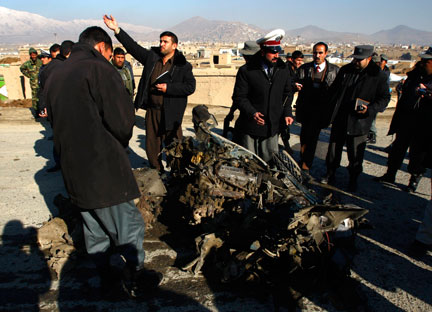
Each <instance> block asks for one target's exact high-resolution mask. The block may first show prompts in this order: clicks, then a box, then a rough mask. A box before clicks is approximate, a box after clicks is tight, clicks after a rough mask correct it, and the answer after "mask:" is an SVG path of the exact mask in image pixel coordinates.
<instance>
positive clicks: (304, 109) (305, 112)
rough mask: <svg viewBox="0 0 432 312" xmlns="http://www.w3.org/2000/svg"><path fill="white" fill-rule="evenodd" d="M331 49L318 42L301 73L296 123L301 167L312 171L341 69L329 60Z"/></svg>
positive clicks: (301, 68)
mask: <svg viewBox="0 0 432 312" xmlns="http://www.w3.org/2000/svg"><path fill="white" fill-rule="evenodd" d="M327 52H328V46H327V44H326V43H324V42H318V43H316V44H315V45H314V46H313V58H314V60H313V61H312V62H310V63H307V64H304V65H303V66H301V67H300V69H299V70H298V83H299V84H300V85H301V90H300V91H299V95H298V98H297V102H296V119H297V122H300V123H301V125H302V127H301V132H300V167H301V168H302V169H303V170H305V171H309V169H310V168H311V167H312V162H313V160H314V157H315V150H316V146H317V143H318V138H319V135H320V132H321V128H322V127H323V122H322V116H324V115H328V110H329V107H328V106H327V103H326V97H327V93H328V90H329V88H330V86H331V85H332V83H333V81H334V80H335V78H336V75H337V73H338V71H339V67H338V66H336V65H333V64H330V63H329V62H328V61H327V60H326V57H327Z"/></svg>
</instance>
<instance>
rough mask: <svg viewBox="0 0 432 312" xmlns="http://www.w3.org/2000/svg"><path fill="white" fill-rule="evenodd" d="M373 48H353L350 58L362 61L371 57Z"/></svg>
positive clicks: (367, 46)
mask: <svg viewBox="0 0 432 312" xmlns="http://www.w3.org/2000/svg"><path fill="white" fill-rule="evenodd" d="M373 50H374V47H373V46H371V45H359V46H356V47H355V48H354V54H353V55H351V57H353V58H355V59H358V60H362V59H365V58H368V57H369V56H372V53H373Z"/></svg>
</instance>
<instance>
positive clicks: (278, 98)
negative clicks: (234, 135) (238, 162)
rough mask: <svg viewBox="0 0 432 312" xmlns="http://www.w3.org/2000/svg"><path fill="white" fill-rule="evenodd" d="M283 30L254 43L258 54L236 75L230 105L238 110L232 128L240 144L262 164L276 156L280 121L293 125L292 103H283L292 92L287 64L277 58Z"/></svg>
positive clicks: (271, 33)
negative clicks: (237, 135) (257, 47)
mask: <svg viewBox="0 0 432 312" xmlns="http://www.w3.org/2000/svg"><path fill="white" fill-rule="evenodd" d="M283 34H284V32H283V30H275V31H272V32H270V33H269V34H267V35H266V36H265V37H264V38H261V39H259V40H258V41H257V43H258V44H260V46H261V53H257V54H255V55H254V56H253V57H252V59H251V60H250V61H249V62H248V63H247V64H245V65H243V66H242V67H240V69H239V70H238V72H237V77H236V82H235V86H234V92H233V96H232V99H233V105H236V106H237V107H238V108H239V109H240V116H239V118H238V119H237V121H236V125H235V129H236V131H238V133H239V137H240V144H241V145H242V146H244V147H245V148H247V149H249V150H250V151H252V152H254V153H255V154H257V155H258V156H260V157H261V158H263V159H264V161H267V162H268V161H270V160H271V159H272V155H273V153H278V150H279V147H278V134H279V126H280V120H281V118H282V117H283V118H284V119H285V123H286V124H287V125H288V124H291V123H292V122H293V118H292V110H291V103H290V102H289V103H288V101H286V99H287V97H289V96H290V93H291V91H292V85H291V77H290V74H289V71H288V69H287V65H286V64H285V62H283V61H282V60H281V59H280V58H279V52H280V51H281V47H280V40H281V38H282V37H283Z"/></svg>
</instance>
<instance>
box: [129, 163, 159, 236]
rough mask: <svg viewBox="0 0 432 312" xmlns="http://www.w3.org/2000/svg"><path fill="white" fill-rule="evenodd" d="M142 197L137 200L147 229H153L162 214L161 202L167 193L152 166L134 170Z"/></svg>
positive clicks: (136, 202)
mask: <svg viewBox="0 0 432 312" xmlns="http://www.w3.org/2000/svg"><path fill="white" fill-rule="evenodd" d="M133 173H134V176H135V179H136V181H137V184H138V188H139V190H140V192H141V197H140V198H139V199H137V200H136V201H135V204H136V206H137V207H138V210H139V211H140V213H141V215H142V217H143V219H144V222H145V224H146V228H147V229H151V228H152V225H153V224H154V223H155V222H156V220H157V218H158V216H159V215H160V214H161V211H162V207H161V204H162V202H163V200H164V196H165V195H166V193H167V190H166V188H165V185H164V184H163V182H162V179H161V178H160V176H159V174H158V172H157V170H155V169H150V168H139V169H135V170H133Z"/></svg>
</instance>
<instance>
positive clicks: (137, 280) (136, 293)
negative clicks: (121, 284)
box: [125, 269, 163, 298]
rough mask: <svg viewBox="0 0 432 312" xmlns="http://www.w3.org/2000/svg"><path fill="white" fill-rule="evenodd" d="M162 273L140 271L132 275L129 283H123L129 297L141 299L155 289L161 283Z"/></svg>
mask: <svg viewBox="0 0 432 312" xmlns="http://www.w3.org/2000/svg"><path fill="white" fill-rule="evenodd" d="M162 278H163V275H162V273H159V272H156V271H153V270H146V269H141V270H139V271H136V272H135V273H134V274H133V277H132V281H131V283H127V282H126V283H125V287H126V289H127V292H128V293H129V294H130V296H131V297H133V298H136V297H141V296H142V295H144V294H145V293H146V292H148V291H151V290H154V289H156V288H157V287H158V286H159V284H160V282H161V281H162Z"/></svg>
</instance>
